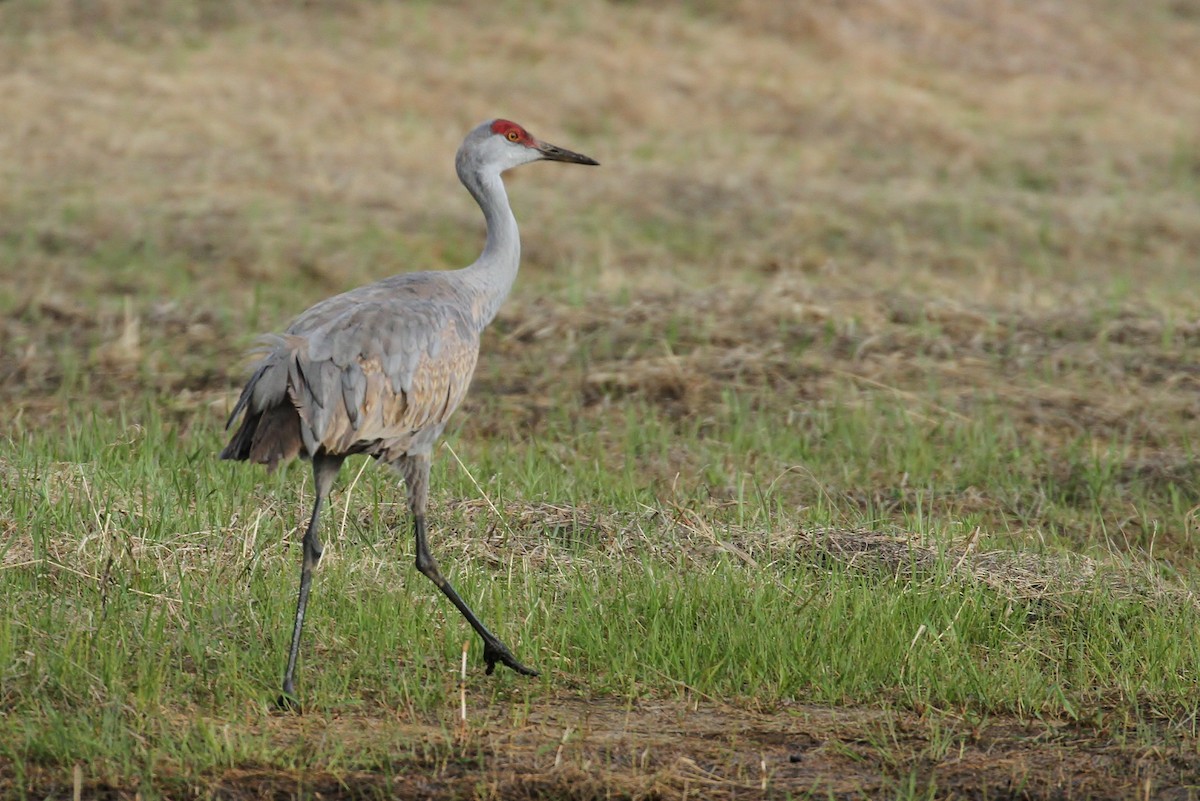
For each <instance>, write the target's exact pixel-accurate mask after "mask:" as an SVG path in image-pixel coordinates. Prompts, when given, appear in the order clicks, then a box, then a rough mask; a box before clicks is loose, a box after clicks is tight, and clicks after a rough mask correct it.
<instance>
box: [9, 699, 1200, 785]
mask: <svg viewBox="0 0 1200 801" xmlns="http://www.w3.org/2000/svg"><path fill="white" fill-rule="evenodd" d="M685 692H686V691H685ZM476 700H477V699H471V700H469V707H468V710H469V711H468V723H467V726H466V727H465V728H464V727H462V726H460V725H459V724H458V721H456V720H453V719H452V718H453V717H454V716H456V713H453V714H449V715H448V716H447V720H443V721H424V722H421V723H403V724H400V723H396V722H392V721H387V720H381V719H378V718H370V719H365V718H361V717H354V716H344V717H343V716H333V717H328V718H321V717H319V715H320V713H319V711H310V712H309V714H307V715H305V716H303V717H291V716H280V717H274V718H271V719H270V720H269V721H268V722H267V724H266V731H265V732H264V734H266V736H267V737H269V739H270V740H271V743H272V745H273V746H277V747H279V748H289V749H293V748H296V747H297V746H298V747H299V748H300V753H304V754H306V757H305V759H306V760H307V761H308V762H309V763H310V765H311V767H309V768H307V769H295V770H280V769H274V768H265V767H261V766H256V765H238V766H235V767H231V768H228V769H224V770H219V771H213V772H210V773H208V774H205V775H203V776H198V777H190V778H187V779H184V778H183V777H174V776H170V775H164V776H163V777H162V784H161V785H158V786H156V787H155V788H154V789H155V791H157V792H161V793H162V794H163V795H164V797H166V798H194V797H204V798H213V799H230V800H231V801H232V800H235V799H236V800H237V801H241V800H242V799H268V798H269V799H284V798H314V799H315V798H321V799H351V798H385V797H386V798H392V799H430V798H479V799H492V798H519V799H539V798H540V799H549V798H554V799H559V798H562V799H600V798H605V799H626V798H627V799H684V798H708V799H733V798H759V797H765V798H785V797H789V796H794V795H797V794H805V793H816V794H818V795H821V796H826V797H832V798H875V797H880V796H881V795H893V794H895V793H896V792H897V791H898V790H899V789H900V788H917V789H924V790H925V791H926V792H928V793H929V794H930V795H931V797H946V798H949V797H954V798H991V799H1005V798H1014V799H1015V798H1021V799H1042V798H1045V799H1051V798H1067V797H1079V798H1096V799H1108V798H1112V799H1116V798H1130V797H1133V796H1135V795H1136V796H1137V797H1143V796H1144V795H1145V797H1154V798H1175V797H1178V798H1184V797H1188V796H1187V793H1188V792H1194V789H1195V788H1194V787H1193V786H1192V785H1191V784H1189V782H1194V781H1195V777H1197V776H1200V755H1198V754H1197V751H1196V748H1195V745H1196V743H1195V742H1194V741H1191V740H1186V739H1176V740H1174V741H1173V742H1174V744H1173V745H1170V746H1162V745H1160V746H1156V747H1153V748H1149V747H1142V746H1139V745H1136V744H1134V743H1133V742H1131V740H1132V739H1134V738H1131V737H1128V736H1126V735H1127V733H1121V732H1113V731H1111V730H1104V729H1101V730H1090V729H1085V728H1082V727H1079V726H1074V725H1070V724H1066V723H1062V722H1056V721H1036V722H1034V721H1030V722H1021V721H1017V720H1014V719H1007V718H989V719H984V720H978V721H969V720H966V719H963V718H958V717H957V716H955V715H953V714H948V713H935V712H932V711H931V712H928V713H927V714H925V715H918V714H914V713H896V712H890V711H880V710H875V709H863V708H855V707H839V708H832V707H824V706H810V705H790V706H785V707H782V708H779V709H775V710H770V711H762V712H759V711H755V710H749V709H740V708H737V707H735V706H732V705H728V704H723V703H719V702H714V701H712V700H708V699H701V698H695V697H687V698H681V699H677V700H670V701H664V700H647V701H640V702H639V701H634V702H628V703H626V702H618V701H586V702H585V701H580V700H577V699H572V698H561V699H557V700H554V701H551V702H549V703H541V704H538V705H536V706H533V707H530V708H527V709H524V710H514V709H513V708H512V707H510V706H509V705H494V706H490V707H489V708H487V709H486V710H484V711H482V712H481V711H480V710H478V709H471V708H470V704H473V703H475V702H476ZM514 718H515V719H514ZM397 733H399V734H401V735H402V736H403V739H404V740H405V741H407V742H408V743H409V747H408V748H407V749H403V748H400V749H397V753H394V754H391V755H384V756H382V757H377V758H373V759H375V761H376V763H377V764H375V765H372V766H371V767H370V768H369V769H345V770H329V769H326V768H322V767H321V763H322V761H323V760H322V751H328V750H330V749H331V748H332V744H335V743H336V744H340V745H342V746H343V747H345V749H346V752H347V753H349V754H353V753H354V752H355V749H356V748H357V747H358V746H359V745H360V744H365V743H368V742H369V741H371V740H378V739H380V738H381V737H387V736H389V735H396V734H397ZM1166 742H1172V741H1171V740H1167V741H1166ZM406 751H407V753H405V752H406ZM351 758H353V757H351ZM6 772H7V771H6ZM1189 777H1190V778H1189ZM81 779H82V782H81V786H82V788H83V790H84V797H89V798H120V799H126V798H128V799H133V798H136V797H138V795H137V794H138V792H139V788H138V787H136V786H122V785H121V784H120V783H114V782H107V783H105V782H96V781H94V780H92V779H90V778H89V777H87V776H86V773H84V775H82V776H81ZM5 784H6V782H3V781H0V787H4V785H5ZM7 784H8V786H7V788H6V789H7V790H13V789H15V788H13V787H12V785H11V784H10V783H7ZM71 785H72V777H71V776H55V775H52V774H50V773H49V772H42V771H36V770H35V771H34V774H33V776H32V777H31V781H30V783H28V784H27V785H26V789H27V790H28V791H29V792H30V794H31V795H32V796H35V797H52V798H66V797H70V794H71V792H72V786H71ZM1189 788H1191V789H1189ZM1146 794H1149V795H1146Z"/></svg>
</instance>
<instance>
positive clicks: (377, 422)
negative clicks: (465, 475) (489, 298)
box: [231, 273, 480, 454]
mask: <svg viewBox="0 0 1200 801" xmlns="http://www.w3.org/2000/svg"><path fill="white" fill-rule="evenodd" d="M471 309H472V304H471V301H470V299H469V298H468V297H466V296H465V295H464V294H462V292H461V288H460V287H457V286H454V285H452V283H451V282H448V281H446V279H444V278H442V277H441V276H440V275H439V274H436V273H434V274H429V273H427V274H423V275H422V274H410V276H408V277H406V278H405V279H404V280H403V281H400V280H394V281H393V280H388V281H385V282H381V283H379V284H374V285H372V286H369V287H362V288H361V289H359V290H354V291H351V292H348V293H345V294H343V295H339V296H336V297H333V298H329V299H328V300H325V301H322V302H321V303H318V304H316V305H315V306H313V307H312V308H311V309H309V310H308V311H306V312H305V313H304V314H302V315H300V316H299V317H298V318H296V320H295V321H293V323H292V324H291V325H290V326H288V328H287V331H286V332H285V333H284V334H282V335H271V336H268V337H266V338H264V340H263V350H265V351H266V353H265V355H264V357H263V359H262V361H260V362H259V364H258V365H257V367H256V370H255V373H254V377H253V378H252V379H251V381H250V382H249V383H248V385H247V387H246V390H244V391H243V393H242V395H241V397H240V398H239V399H238V402H237V405H236V406H235V408H234V414H233V416H232V418H236V417H237V415H238V414H239V413H240V412H242V411H244V410H246V409H247V408H249V409H251V410H253V411H261V410H263V409H265V408H267V407H268V406H273V405H277V404H280V403H285V402H287V401H288V400H289V399H290V402H291V403H292V404H294V405H295V407H296V410H297V412H298V413H299V415H300V418H301V420H302V422H303V424H302V425H301V426H300V430H301V436H302V439H303V444H304V448H305V450H306V451H307V452H308V453H310V454H312V453H317V452H318V450H319V449H320V448H322V447H325V448H326V449H330V450H336V451H337V452H353V451H352V449H353V448H354V447H355V443H360V442H371V441H375V442H386V443H389V444H387V446H386V447H387V448H389V449H391V448H403V447H405V446H404V444H403V443H405V442H408V441H409V440H411V438H412V437H413V436H415V435H416V434H417V432H418V431H423V430H425V431H427V432H428V433H433V435H434V436H436V433H434V432H440V430H441V426H443V425H444V424H445V421H446V418H448V417H449V415H450V413H451V412H452V411H453V410H454V408H455V407H456V406H457V405H458V403H459V402H460V401H461V400H462V398H463V396H464V395H465V394H466V391H467V386H468V385H469V383H470V380H471V375H472V373H473V372H474V368H475V359H476V357H477V355H478V349H479V330H480V326H479V325H478V324H477V323H476V321H475V320H474V317H473V314H472V311H471ZM232 418H231V419H232Z"/></svg>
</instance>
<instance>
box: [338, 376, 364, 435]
mask: <svg viewBox="0 0 1200 801" xmlns="http://www.w3.org/2000/svg"><path fill="white" fill-rule="evenodd" d="M366 394H367V377H366V376H365V375H363V371H362V368H361V367H359V366H358V363H357V362H351V363H350V364H348V365H346V367H345V368H343V369H342V403H343V404H345V406H346V416H347V417H348V418H350V426H351V428H353V429H354V430H355V431H357V430H358V421H359V410H360V409H361V408H362V403H363V400H364V399H365V398H366Z"/></svg>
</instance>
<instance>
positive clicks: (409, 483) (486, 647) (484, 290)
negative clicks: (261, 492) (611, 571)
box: [221, 119, 599, 709]
mask: <svg viewBox="0 0 1200 801" xmlns="http://www.w3.org/2000/svg"><path fill="white" fill-rule="evenodd" d="M543 159H544V160H550V161H565V162H570V163H573V164H598V163H599V162H597V161H595V160H593V159H591V158H588V157H587V156H584V155H580V154H579V153H573V152H571V151H569V150H564V149H562V148H560V147H555V146H554V145H551V144H547V143H546V142H541V141H538V140H537V139H535V138H534V137H533V136H531V135H530V134H529V132H528V131H526V130H525V129H524V128H522V127H521V126H520V125H517V124H516V123H513V122H509V121H508V120H499V119H498V120H491V121H488V122H485V123H482V124H481V125H479V126H478V127H476V128H475V129H474V130H472V131H471V132H470V133H469V134H467V137H466V139H464V140H463V143H462V146H461V147H460V148H459V149H458V154H457V156H456V157H455V167H456V168H457V171H458V178H459V180H460V181H462V183H463V185H464V186H466V188H467V191H469V192H470V193H471V195H472V196H473V197H474V198H475V201H476V202H477V203H478V204H479V207H480V209H482V210H483V216H484V220H485V221H486V223H487V240H486V243H485V245H484V248H483V252H482V253H481V254H480V256H479V258H478V259H476V260H475V263H474V264H472V265H470V266H469V267H465V268H463V269H461V270H447V271H435V272H416V273H406V274H401V275H395V276H392V277H391V278H385V279H383V280H382V281H378V282H376V283H373V284H368V285H367V286H363V287H359V288H358V289H354V290H351V291H349V292H345V293H343V294H341V295H336V296H334V297H332V298H328V299H327V300H323V301H321V302H319V303H317V304H316V305H315V306H313V307H312V308H310V309H309V310H308V311H306V312H304V313H303V314H301V315H300V316H299V317H297V318H296V319H295V320H294V321H293V322H292V324H291V325H290V326H288V328H287V330H286V331H284V332H283V333H282V334H278V335H268V336H267V337H264V339H263V343H262V351H263V352H264V355H263V357H262V359H261V360H260V361H259V362H258V364H257V365H256V366H255V368H254V371H253V374H252V375H251V377H250V380H249V381H248V382H247V383H246V386H245V388H244V389H243V390H242V394H241V396H240V397H239V398H238V401H237V404H236V405H235V406H234V408H233V413H232V414H231V415H230V417H229V421H228V422H227V423H226V428H228V427H229V426H231V425H232V424H233V422H234V421H235V420H236V419H237V417H238V415H240V414H242V413H243V412H244V413H245V416H244V417H243V419H242V423H241V426H240V427H239V428H238V430H237V432H236V433H234V435H233V437H232V438H231V439H230V440H229V444H228V445H226V446H225V449H224V450H222V451H221V458H222V459H236V460H240V461H251V462H257V463H260V464H265V465H266V466H267V470H268V471H271V470H274V469H275V468H276V467H277V466H278V465H279V463H280V462H282V461H287V460H289V459H292V458H294V457H296V456H299V457H301V458H304V459H309V460H311V461H312V471H313V483H314V486H315V491H316V500H315V502H314V503H313V510H312V517H311V518H310V520H309V523H308V528H307V529H305V532H304V539H303V563H302V567H301V571H300V594H299V599H298V600H297V602H296V621H295V624H294V626H293V628H292V645H291V649H290V651H289V652H288V662H287V670H286V671H285V672H284V675H283V695H282V696H280V698H279V702H278V703H279V705H280V706H281V707H284V708H293V709H298V705H297V704H296V702H295V674H296V658H297V656H298V654H299V652H300V630H301V628H302V627H303V625H304V612H305V608H306V606H307V604H308V593H309V587H310V585H311V583H312V573H313V568H315V567H316V565H317V563H318V562H319V561H320V559H321V553H322V546H321V540H320V538H319V536H318V534H317V530H318V522H317V521H318V518H319V517H320V514H321V506H322V504H324V503H325V500H326V498H327V497H328V496H329V490H330V488H331V486H332V485H333V481H334V479H335V478H336V477H337V474H338V471H339V469H340V468H341V466H342V462H343V461H344V460H345V458H346V457H347V456H350V455H352V454H359V453H361V454H368V455H370V456H373V457H375V458H376V459H377V460H379V461H382V462H385V463H387V464H388V465H391V466H392V467H394V468H395V469H396V470H397V471H398V472H399V473H400V475H401V476H402V477H403V479H404V484H405V488H406V493H407V500H408V508H409V511H410V513H411V514H412V520H413V531H414V533H415V535H416V557H417V558H416V562H417V569H418V570H420V571H421V572H422V573H423V574H425V575H426V576H428V577H429V578H430V579H432V580H433V583H434V584H436V585H437V587H438V589H440V590H441V591H442V592H443V593H444V594H445V595H446V597H447V598H449V599H450V602H451V603H453V604H454V605H455V606H456V607H458V611H459V612H461V613H462V615H463V617H465V618H466V619H467V622H468V623H470V624H471V627H472V628H474V629H475V631H476V632H477V633H478V634H479V636H480V637H482V638H483V658H484V661H485V662H486V664H487V671H486V672H487V673H488V674H490V673H491V672H492V671H493V669H494V668H495V666H496V663H497V662H501V663H503V664H505V665H508V666H509V667H510V668H512V669H513V670H515V671H517V672H518V673H523V674H525V675H528V676H536V675H538V674H537V671H535V670H533V669H532V668H528V667H526V666H525V665H523V664H521V663H520V662H519V661H518V660H517V658H516V657H515V656H513V654H512V652H511V651H510V650H509V649H508V647H507V646H505V645H504V643H502V642H500V640H499V639H498V638H497V637H496V635H494V634H492V632H490V631H488V629H487V627H486V626H484V625H483V623H481V622H480V621H479V618H477V617H476V616H475V613H474V612H472V611H471V608H470V607H469V606H467V604H466V602H465V601H463V599H462V598H461V597H459V595H458V593H457V592H455V590H454V588H453V587H452V586H450V582H448V581H446V579H445V578H444V577H443V576H442V574H441V571H439V570H438V566H437V562H435V561H434V559H433V556H431V555H430V553H429V546H428V544H427V542H426V529H425V507H426V501H427V498H428V495H429V465H430V457H431V453H432V450H433V444H434V442H436V441H437V439H438V437H439V436H441V433H442V429H443V428H445V426H446V421H447V420H448V419H449V418H450V415H451V413H453V412H454V410H455V409H456V408H457V407H458V404H459V403H460V402H461V401H462V399H463V396H464V395H465V394H466V392H467V386H468V384H469V383H470V381H471V375H472V373H473V372H474V370H475V362H476V359H477V357H478V355H479V337H480V334H481V332H482V331H483V329H484V328H485V327H486V326H487V324H488V323H490V322H491V321H492V318H493V317H495V316H496V312H497V310H498V309H499V308H500V304H501V303H502V302H503V301H504V298H505V296H507V295H508V292H509V289H511V288H512V285H513V281H514V280H515V279H516V276H517V266H518V263H519V261H520V257H521V242H520V236H519V234H518V232H517V221H516V219H515V218H514V217H513V213H512V209H511V208H510V207H509V204H508V196H507V194H506V193H505V191H504V182H503V181H502V180H501V178H500V174H501V173H502V172H504V171H505V170H507V169H509V168H511V167H517V166H520V165H522V164H528V163H530V162H533V161H540V160H543Z"/></svg>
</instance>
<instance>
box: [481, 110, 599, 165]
mask: <svg viewBox="0 0 1200 801" xmlns="http://www.w3.org/2000/svg"><path fill="white" fill-rule="evenodd" d="M531 161H566V162H569V163H571V164H599V163H600V162H598V161H596V160H595V159H592V158H589V157H587V156H584V155H582V154H580V153H574V152H572V151H570V150H566V149H565V148H561V147H557V146H556V145H552V144H550V143H549V142H542V141H540V140H538V139H535V138H534V137H533V135H532V134H531V133H529V131H527V130H525V129H524V128H522V127H521V126H520V125H517V124H516V123H515V122H510V121H508V120H489V121H488V122H485V123H482V124H481V125H479V126H478V127H476V128H475V130H473V131H471V133H469V134H467V138H466V139H465V140H464V141H463V143H462V147H460V148H459V149H458V165H459V172H460V174H461V173H462V169H463V168H474V169H475V170H480V169H488V168H490V169H495V170H496V171H497V172H504V171H505V170H507V169H511V168H512V167H519V166H520V165H522V164H528V163H530V162H531Z"/></svg>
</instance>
